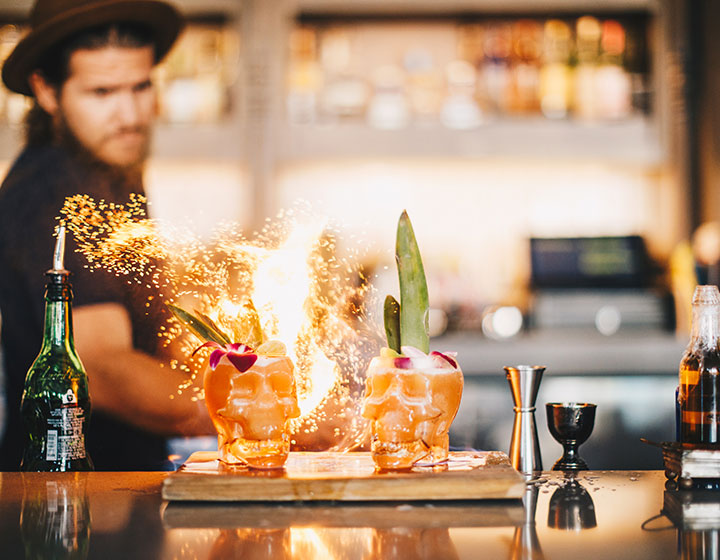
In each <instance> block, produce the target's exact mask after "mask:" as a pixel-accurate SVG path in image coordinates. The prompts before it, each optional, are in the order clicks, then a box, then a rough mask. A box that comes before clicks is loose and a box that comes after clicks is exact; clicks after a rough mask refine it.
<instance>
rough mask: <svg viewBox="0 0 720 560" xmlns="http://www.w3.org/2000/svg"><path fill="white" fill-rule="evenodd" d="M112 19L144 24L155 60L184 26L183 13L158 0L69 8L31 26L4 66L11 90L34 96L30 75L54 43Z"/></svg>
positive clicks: (4, 77)
mask: <svg viewBox="0 0 720 560" xmlns="http://www.w3.org/2000/svg"><path fill="white" fill-rule="evenodd" d="M113 22H128V23H139V24H143V25H145V26H147V27H148V29H150V31H151V32H152V35H153V43H154V45H155V57H156V62H159V61H160V60H162V58H163V57H164V56H165V55H166V54H167V53H168V51H169V50H170V48H171V47H172V45H173V43H174V42H175V39H177V36H178V35H179V34H180V31H181V30H182V28H183V19H182V16H181V15H180V13H179V12H178V11H177V10H176V9H175V8H174V7H173V6H171V5H170V4H166V3H164V2H160V1H156V0H107V1H104V2H98V3H93V4H89V5H83V6H80V7H78V8H75V9H72V10H68V11H66V12H63V13H62V14H60V15H58V16H56V17H54V18H52V19H50V20H48V21H46V22H44V23H43V24H41V25H39V26H37V27H36V28H34V29H32V30H31V31H30V32H29V33H28V34H27V35H26V36H25V37H23V38H22V39H21V40H20V41H19V42H18V44H17V45H16V46H15V49H14V50H13V51H12V52H11V53H10V56H8V58H7V59H6V60H5V64H4V65H3V68H2V80H3V82H4V83H5V85H6V86H7V88H8V89H10V90H11V91H14V92H16V93H21V94H23V95H32V90H31V89H30V85H29V84H28V77H29V76H30V74H31V73H32V72H33V71H34V70H35V69H37V66H38V63H39V62H40V60H41V58H42V56H43V55H44V54H45V53H46V52H47V51H48V50H49V49H50V48H51V47H53V46H54V45H56V44H57V43H59V42H61V41H62V40H63V39H66V38H68V37H69V36H71V35H72V34H74V33H76V32H78V31H81V30H83V29H89V28H91V27H95V26H98V25H104V24H108V23H113Z"/></svg>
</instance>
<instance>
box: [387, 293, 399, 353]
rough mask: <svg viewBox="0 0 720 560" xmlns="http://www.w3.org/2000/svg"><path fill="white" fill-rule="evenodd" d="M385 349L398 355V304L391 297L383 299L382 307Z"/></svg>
mask: <svg viewBox="0 0 720 560" xmlns="http://www.w3.org/2000/svg"><path fill="white" fill-rule="evenodd" d="M383 319H384V322H385V336H386V337H387V347H388V348H391V349H392V350H394V351H395V352H397V353H398V354H399V353H400V304H399V303H398V301H397V300H396V299H395V298H394V297H393V296H391V295H389V296H387V297H386V298H385V305H384V307H383Z"/></svg>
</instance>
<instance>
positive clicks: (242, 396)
mask: <svg viewBox="0 0 720 560" xmlns="http://www.w3.org/2000/svg"><path fill="white" fill-rule="evenodd" d="M248 355H256V356H257V359H256V360H255V361H254V363H252V365H250V366H249V367H248V369H246V370H244V371H241V370H240V369H238V367H237V366H236V365H235V364H233V363H231V361H230V360H229V359H228V356H222V358H221V359H220V360H219V362H218V363H217V365H216V367H215V368H213V367H212V365H211V364H208V366H207V367H206V369H205V378H204V388H205V404H206V405H207V409H208V412H209V413H210V418H211V419H212V421H213V424H214V425H215V429H216V430H217V433H218V457H219V459H220V460H221V461H223V462H225V463H228V464H240V465H248V466H250V467H252V468H258V469H272V468H280V467H282V466H283V465H284V464H285V461H286V460H287V457H288V454H289V453H290V428H289V421H290V419H292V418H297V417H298V416H300V409H299V408H298V400H297V391H296V387H295V377H294V374H293V364H292V361H291V360H290V358H288V357H287V356H265V355H259V354H251V353H248ZM241 369H242V368H241Z"/></svg>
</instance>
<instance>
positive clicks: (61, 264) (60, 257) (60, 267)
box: [47, 225, 69, 274]
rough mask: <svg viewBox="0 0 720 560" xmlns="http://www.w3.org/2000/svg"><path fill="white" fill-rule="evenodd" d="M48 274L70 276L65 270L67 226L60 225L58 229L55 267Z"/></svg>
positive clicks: (54, 254) (54, 259)
mask: <svg viewBox="0 0 720 560" xmlns="http://www.w3.org/2000/svg"><path fill="white" fill-rule="evenodd" d="M47 273H48V274H69V271H67V270H65V226H64V225H60V226H58V229H57V239H55V250H54V251H53V267H52V269H50V270H48V272H47Z"/></svg>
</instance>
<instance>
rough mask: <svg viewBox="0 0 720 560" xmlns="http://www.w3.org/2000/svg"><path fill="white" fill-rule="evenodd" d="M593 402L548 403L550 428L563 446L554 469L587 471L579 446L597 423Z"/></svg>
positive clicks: (546, 406) (546, 407)
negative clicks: (579, 452)
mask: <svg viewBox="0 0 720 560" xmlns="http://www.w3.org/2000/svg"><path fill="white" fill-rule="evenodd" d="M596 408H597V405H594V404H591V403H573V402H568V403H547V404H546V405H545V410H546V412H547V423H548V429H549V430H550V433H551V434H552V437H554V438H555V440H556V441H557V442H558V443H560V445H562V446H563V455H562V457H560V459H558V460H557V462H556V463H555V465H553V468H552V470H554V471H586V470H588V466H587V464H586V463H585V461H583V460H582V459H581V458H580V455H579V454H578V448H579V447H580V444H581V443H583V442H584V441H585V440H587V439H588V438H589V437H590V434H591V433H592V431H593V426H594V425H595V409H596Z"/></svg>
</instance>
